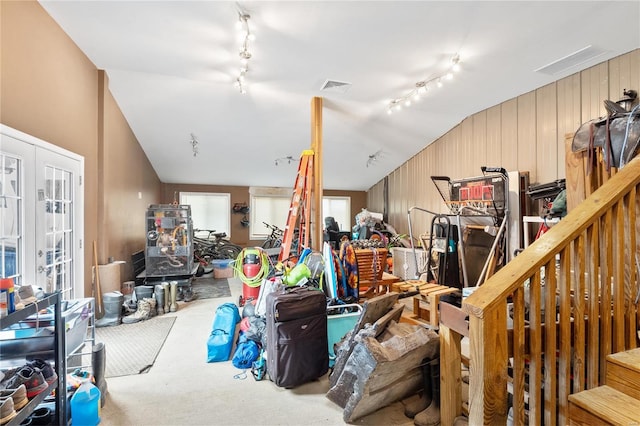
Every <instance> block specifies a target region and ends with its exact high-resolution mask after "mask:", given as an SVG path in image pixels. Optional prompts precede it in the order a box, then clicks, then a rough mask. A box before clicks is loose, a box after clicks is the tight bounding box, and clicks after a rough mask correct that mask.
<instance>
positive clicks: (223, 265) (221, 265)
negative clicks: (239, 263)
mask: <svg viewBox="0 0 640 426" xmlns="http://www.w3.org/2000/svg"><path fill="white" fill-rule="evenodd" d="M232 262H233V259H213V260H212V261H211V265H213V278H233V268H232V266H231V263H232Z"/></svg>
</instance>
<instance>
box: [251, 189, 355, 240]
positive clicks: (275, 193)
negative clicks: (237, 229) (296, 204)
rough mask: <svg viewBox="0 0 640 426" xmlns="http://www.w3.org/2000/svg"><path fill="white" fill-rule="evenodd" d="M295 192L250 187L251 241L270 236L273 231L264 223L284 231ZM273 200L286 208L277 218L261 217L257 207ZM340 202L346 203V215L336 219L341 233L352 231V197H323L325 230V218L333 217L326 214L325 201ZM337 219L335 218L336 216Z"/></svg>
mask: <svg viewBox="0 0 640 426" xmlns="http://www.w3.org/2000/svg"><path fill="white" fill-rule="evenodd" d="M292 192H293V190H292V189H291V188H270V187H250V188H249V194H250V206H249V212H250V221H251V226H250V235H249V239H251V240H263V239H265V238H267V237H268V236H269V234H270V233H271V231H270V230H269V229H268V228H266V227H265V226H264V224H263V222H267V223H268V224H269V225H275V226H277V227H279V228H280V229H284V227H285V225H286V221H287V215H288V211H289V207H290V206H291V196H292ZM269 200H273V201H274V202H277V203H282V202H284V205H285V206H286V207H283V208H282V209H281V212H280V213H277V214H276V215H275V217H273V216H271V215H269V218H265V216H264V215H261V212H260V209H259V208H258V207H257V204H258V203H259V202H269ZM331 200H339V201H345V202H346V213H345V214H344V215H341V216H340V217H337V218H336V222H338V223H339V224H340V230H341V231H351V221H352V220H353V219H352V218H351V197H346V196H333V195H332V196H323V197H322V205H323V212H322V220H323V222H322V227H323V228H324V218H325V217H326V216H332V214H331V212H330V211H329V212H325V211H324V210H325V208H324V206H325V201H331ZM334 217H335V216H334Z"/></svg>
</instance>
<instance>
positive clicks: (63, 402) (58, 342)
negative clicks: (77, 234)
mask: <svg viewBox="0 0 640 426" xmlns="http://www.w3.org/2000/svg"><path fill="white" fill-rule="evenodd" d="M61 302H62V297H61V294H60V292H56V293H52V294H49V295H47V296H46V297H45V298H44V299H42V300H38V301H37V302H36V303H32V304H29V305H27V306H25V307H24V309H21V310H19V311H16V312H12V313H11V314H9V315H7V316H6V317H4V318H2V320H1V321H0V329H5V328H8V327H11V326H12V325H14V324H17V323H18V322H20V321H23V320H25V319H27V318H28V317H29V316H31V315H33V314H35V313H37V312H38V311H40V310H42V309H45V308H48V307H49V306H54V319H53V321H54V357H55V370H56V374H57V375H58V380H56V381H55V382H53V383H52V384H51V385H49V387H48V388H47V389H46V390H45V391H43V392H41V393H39V394H38V395H36V396H35V397H34V398H32V399H31V401H29V403H28V404H27V405H26V406H25V407H23V408H22V409H21V410H20V411H18V413H17V415H16V417H14V418H13V419H11V420H10V421H9V422H8V423H6V425H7V426H13V425H19V424H20V423H21V422H22V421H23V420H24V419H26V418H27V417H28V416H29V415H31V413H32V412H33V410H34V409H35V408H36V407H37V406H38V405H39V404H40V403H41V402H42V401H43V400H44V399H45V398H46V397H47V396H48V395H49V394H50V393H51V392H52V391H53V390H55V389H64V390H65V391H64V392H60V391H58V392H56V393H55V404H56V415H55V423H56V424H58V425H64V424H66V423H67V421H66V417H67V398H66V389H67V374H66V370H67V369H66V357H65V356H62V354H63V353H65V327H64V322H63V319H62V310H61V307H60V304H61ZM61 325H62V326H61Z"/></svg>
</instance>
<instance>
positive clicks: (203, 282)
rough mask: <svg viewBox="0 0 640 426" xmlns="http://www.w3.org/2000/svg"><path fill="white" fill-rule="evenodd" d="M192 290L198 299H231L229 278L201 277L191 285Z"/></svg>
mask: <svg viewBox="0 0 640 426" xmlns="http://www.w3.org/2000/svg"><path fill="white" fill-rule="evenodd" d="M191 290H193V291H194V292H195V293H196V294H197V295H198V299H216V298H218V297H231V290H230V289H229V281H228V280H227V278H217V279H216V278H213V277H207V276H203V277H199V278H196V279H194V280H193V282H192V283H191Z"/></svg>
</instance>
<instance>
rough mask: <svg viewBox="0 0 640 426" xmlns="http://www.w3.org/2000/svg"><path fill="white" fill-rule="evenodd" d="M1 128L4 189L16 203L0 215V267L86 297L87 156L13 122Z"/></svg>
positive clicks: (68, 295)
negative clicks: (84, 177) (14, 126)
mask: <svg viewBox="0 0 640 426" xmlns="http://www.w3.org/2000/svg"><path fill="white" fill-rule="evenodd" d="M0 130H2V132H1V134H0V137H1V138H2V139H1V142H2V143H1V145H0V155H1V157H0V158H2V159H3V161H4V164H5V166H4V170H5V173H4V174H3V177H2V180H0V182H2V189H1V192H0V195H2V196H3V197H4V199H5V200H7V201H8V203H7V205H8V206H10V207H9V208H7V209H4V210H5V211H4V215H2V216H0V217H2V222H3V224H2V230H1V232H2V234H1V235H0V250H1V252H0V254H2V259H3V262H2V265H1V266H0V273H2V274H3V276H12V277H13V278H14V281H15V282H16V284H19V285H21V284H35V285H36V286H38V287H41V288H42V289H43V290H44V291H45V292H52V291H57V290H60V291H62V292H63V297H64V298H65V299H74V298H79V297H83V295H84V286H83V274H84V255H83V250H82V240H83V196H82V173H83V165H84V161H83V158H82V157H80V156H78V155H76V154H73V153H71V152H68V151H66V150H62V149H61V148H58V147H56V146H54V145H51V144H49V143H47V142H44V141H42V140H39V139H37V138H33V137H31V136H29V135H26V134H24V133H22V132H19V131H16V130H14V129H11V128H9V127H6V126H2V127H1V129H0ZM6 164H10V165H15V167H13V166H11V167H9V168H8V169H7V167H6ZM14 169H15V170H14ZM7 171H11V173H7ZM0 214H2V213H0ZM7 265H8V267H7Z"/></svg>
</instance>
